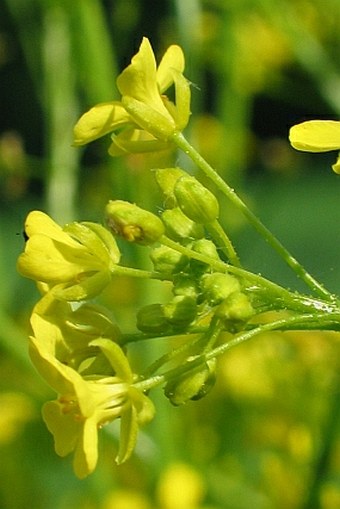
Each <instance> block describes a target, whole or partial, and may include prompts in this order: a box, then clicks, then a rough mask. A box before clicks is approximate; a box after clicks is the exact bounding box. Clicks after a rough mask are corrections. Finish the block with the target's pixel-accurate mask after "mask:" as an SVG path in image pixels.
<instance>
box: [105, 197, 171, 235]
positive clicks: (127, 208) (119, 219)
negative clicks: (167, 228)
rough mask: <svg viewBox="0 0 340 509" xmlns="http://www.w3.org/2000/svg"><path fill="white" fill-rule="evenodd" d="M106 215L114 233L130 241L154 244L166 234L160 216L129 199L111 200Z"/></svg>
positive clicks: (109, 226)
mask: <svg viewBox="0 0 340 509" xmlns="http://www.w3.org/2000/svg"><path fill="white" fill-rule="evenodd" d="M105 215H106V221H107V225H108V228H109V229H110V230H111V231H112V233H114V234H115V235H119V236H120V237H123V238H124V239H125V240H127V241H129V242H137V243H138V244H143V245H148V244H153V243H154V242H157V240H158V239H159V238H160V237H161V236H162V235H163V234H164V225H163V223H162V221H161V220H160V218H159V217H157V216H155V214H152V212H149V211H147V210H144V209H141V208H140V207H138V206H137V205H134V204H133V203H129V202H127V201H123V200H114V201H112V200H110V201H109V203H108V204H107V205H106V208H105Z"/></svg>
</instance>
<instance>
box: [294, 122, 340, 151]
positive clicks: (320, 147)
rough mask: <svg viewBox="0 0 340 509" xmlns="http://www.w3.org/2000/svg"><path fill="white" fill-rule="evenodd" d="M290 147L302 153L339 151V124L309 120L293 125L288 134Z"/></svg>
mask: <svg viewBox="0 0 340 509" xmlns="http://www.w3.org/2000/svg"><path fill="white" fill-rule="evenodd" d="M289 141H290V143H291V145H292V146H293V147H294V148H295V149H297V150H301V151H303V152H328V151H330V150H338V149H340V122H338V121H335V120H309V121H307V122H302V123H301V124H297V125H294V126H293V127H292V128H291V129H290V132H289Z"/></svg>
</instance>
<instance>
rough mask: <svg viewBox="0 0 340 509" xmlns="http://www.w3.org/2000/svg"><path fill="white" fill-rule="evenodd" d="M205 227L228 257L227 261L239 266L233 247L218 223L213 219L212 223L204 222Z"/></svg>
mask: <svg viewBox="0 0 340 509" xmlns="http://www.w3.org/2000/svg"><path fill="white" fill-rule="evenodd" d="M205 227H206V229H207V230H208V232H209V233H210V235H211V236H212V238H213V239H215V241H217V242H218V244H219V245H220V247H221V248H222V250H223V252H224V254H225V255H226V256H227V257H228V260H229V262H230V263H231V264H232V265H235V267H241V263H240V260H239V258H238V256H237V253H236V251H235V248H234V246H233V244H232V242H231V240H230V239H229V237H228V235H227V234H226V232H225V231H224V230H223V228H222V226H221V225H220V223H219V222H218V221H214V222H213V223H208V224H206V225H205Z"/></svg>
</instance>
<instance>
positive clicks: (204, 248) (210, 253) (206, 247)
mask: <svg viewBox="0 0 340 509" xmlns="http://www.w3.org/2000/svg"><path fill="white" fill-rule="evenodd" d="M191 249H192V250H193V251H195V252H196V253H200V254H202V255H204V256H206V257H207V259H209V260H210V261H221V260H220V257H219V256H218V252H217V249H216V246H215V244H214V243H213V241H212V240H209V239H198V240H195V241H194V242H193V243H192V246H191ZM190 266H191V269H192V270H193V272H194V273H195V274H196V275H197V274H202V273H204V272H205V271H206V270H207V269H208V267H209V264H208V263H204V262H201V261H200V260H195V259H194V258H192V259H191V261H190Z"/></svg>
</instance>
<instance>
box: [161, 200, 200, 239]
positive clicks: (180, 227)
mask: <svg viewBox="0 0 340 509" xmlns="http://www.w3.org/2000/svg"><path fill="white" fill-rule="evenodd" d="M162 220H163V223H164V225H165V228H166V233H167V235H168V236H169V237H170V238H171V239H173V240H183V239H197V238H201V237H203V235H204V230H203V227H202V226H201V225H199V224H196V223H194V222H193V221H191V219H189V218H188V217H187V216H185V215H184V214H183V212H182V211H181V209H180V208H178V207H175V208H173V209H167V210H165V211H164V212H163V213H162Z"/></svg>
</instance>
